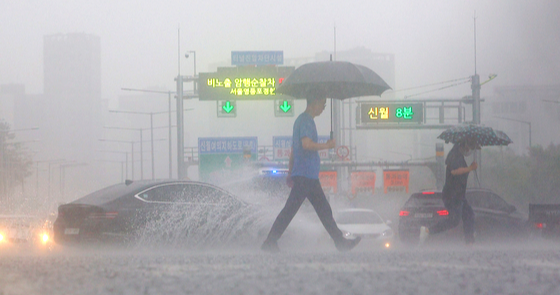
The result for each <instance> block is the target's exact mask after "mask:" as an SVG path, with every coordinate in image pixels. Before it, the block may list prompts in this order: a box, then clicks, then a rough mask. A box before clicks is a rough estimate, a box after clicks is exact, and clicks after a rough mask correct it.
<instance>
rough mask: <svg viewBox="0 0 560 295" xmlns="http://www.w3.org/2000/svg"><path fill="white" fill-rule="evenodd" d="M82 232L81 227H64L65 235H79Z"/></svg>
mask: <svg viewBox="0 0 560 295" xmlns="http://www.w3.org/2000/svg"><path fill="white" fill-rule="evenodd" d="M79 233H80V229H79V228H67V229H64V234H65V235H77V234H79Z"/></svg>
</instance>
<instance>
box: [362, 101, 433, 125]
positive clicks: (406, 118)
mask: <svg viewBox="0 0 560 295" xmlns="http://www.w3.org/2000/svg"><path fill="white" fill-rule="evenodd" d="M359 108H360V122H361V123H363V124H370V123H423V122H424V105H423V104H422V103H421V102H411V103H400V102H399V103H394V102H367V103H361V104H360V107H359Z"/></svg>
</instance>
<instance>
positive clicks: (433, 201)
mask: <svg viewBox="0 0 560 295" xmlns="http://www.w3.org/2000/svg"><path fill="white" fill-rule="evenodd" d="M404 206H405V207H428V206H443V201H442V199H441V193H433V194H423V193H421V194H420V193H419V194H413V195H412V196H411V197H410V199H408V201H407V202H406V204H405V205H404Z"/></svg>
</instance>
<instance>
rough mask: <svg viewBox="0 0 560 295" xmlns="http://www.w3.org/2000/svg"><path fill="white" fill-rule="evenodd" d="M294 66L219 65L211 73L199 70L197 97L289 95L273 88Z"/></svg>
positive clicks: (201, 98)
mask: <svg viewBox="0 0 560 295" xmlns="http://www.w3.org/2000/svg"><path fill="white" fill-rule="evenodd" d="M293 71H294V67H275V66H263V67H223V68H218V71H217V72H215V73H199V74H198V76H199V81H198V99H199V100H223V101H231V100H273V99H293V97H291V96H285V95H281V94H276V89H277V88H278V86H280V84H282V82H283V81H284V79H285V78H287V77H288V76H289V75H290V74H291V73H292V72H293Z"/></svg>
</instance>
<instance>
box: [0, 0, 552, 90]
mask: <svg viewBox="0 0 560 295" xmlns="http://www.w3.org/2000/svg"><path fill="white" fill-rule="evenodd" d="M559 3H560V2H558V1H535V0H533V1H511V0H501V1H449V0H442V1H437V0H430V1H393V0H391V1H389V0H387V1H373V0H364V1H340V0H337V1H331V0H325V1H299V0H286V1H262V0H261V1H254V0H246V1H237V2H236V1H217V0H207V1H147V0H137V1H114V0H110V1H108V0H99V1H84V0H48V1H46V0H18V1H15V0H14V1H12V0H0V19H1V20H2V25H1V26H0V39H1V40H2V41H1V42H0V44H1V45H0V84H4V83H24V84H25V85H26V88H27V92H28V93H42V92H43V85H42V84H43V82H42V81H43V66H42V58H43V57H42V55H43V36H44V35H49V34H56V33H71V32H85V33H91V34H95V35H98V36H99V37H100V38H101V49H102V85H103V97H104V98H105V99H115V98H116V96H117V95H119V94H122V92H120V91H119V89H120V88H121V87H134V88H144V87H149V86H161V87H164V88H168V89H173V88H174V82H173V77H174V76H175V75H176V74H177V28H178V27H179V26H180V28H181V32H180V36H181V51H182V55H183V53H184V52H185V51H187V50H196V52H197V70H198V71H207V69H208V64H209V63H214V62H221V61H227V60H228V58H229V57H230V54H231V51H232V50H283V51H284V57H285V58H297V57H307V56H313V55H314V54H315V53H317V52H320V51H324V50H327V51H332V50H333V43H334V42H333V27H334V25H335V24H336V27H337V50H346V49H351V48H355V47H358V46H364V47H366V48H368V49H371V50H372V51H373V52H379V53H393V54H394V55H395V63H396V83H397V87H396V88H397V89H398V88H405V87H411V86H417V85H424V84H429V83H436V82H440V81H445V80H449V79H455V78H462V77H466V76H470V75H472V74H473V72H474V57H473V56H474V54H473V52H474V49H473V16H474V14H475V11H476V15H477V31H478V42H477V48H478V72H479V74H480V75H481V81H484V80H485V77H487V75H488V74H490V73H496V74H498V78H497V79H496V80H495V81H494V82H493V83H494V85H511V84H519V83H521V84H537V85H542V84H553V83H557V80H558V78H559V77H560V74H559V73H560V69H559V65H560V57H559V55H558V48H559V47H560V30H559V29H560V22H559V21H558V18H557V15H558V13H559V12H560V4H559ZM181 62H182V66H181V71H182V73H183V74H190V73H192V70H193V69H192V67H193V65H192V60H185V58H184V57H183V58H182V61H181ZM469 87H470V85H468V84H467V85H464V87H462V88H460V89H459V91H461V92H464V91H467V92H468V91H469ZM483 91H484V90H483ZM487 94H488V93H487ZM483 95H484V93H483Z"/></svg>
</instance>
